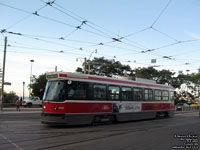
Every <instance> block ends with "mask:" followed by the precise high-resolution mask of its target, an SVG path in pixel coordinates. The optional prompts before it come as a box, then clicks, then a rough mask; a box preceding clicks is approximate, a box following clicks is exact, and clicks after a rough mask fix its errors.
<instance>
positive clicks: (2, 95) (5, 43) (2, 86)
mask: <svg viewBox="0 0 200 150" xmlns="http://www.w3.org/2000/svg"><path fill="white" fill-rule="evenodd" d="M6 47H7V37H5V42H4V55H3V70H2V71H3V72H2V83H1V84H2V85H1V101H0V105H1V111H3V101H4V77H5V65H6Z"/></svg>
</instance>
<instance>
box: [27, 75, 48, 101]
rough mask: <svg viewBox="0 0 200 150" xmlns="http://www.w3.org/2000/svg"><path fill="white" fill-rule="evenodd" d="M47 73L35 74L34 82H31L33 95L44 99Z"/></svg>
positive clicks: (30, 86)
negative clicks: (36, 75)
mask: <svg viewBox="0 0 200 150" xmlns="http://www.w3.org/2000/svg"><path fill="white" fill-rule="evenodd" d="M46 83H47V80H46V74H42V75H39V76H38V77H35V76H33V80H32V84H29V88H30V89H31V94H30V95H31V96H39V97H40V99H42V97H43V94H44V90H45V86H46Z"/></svg>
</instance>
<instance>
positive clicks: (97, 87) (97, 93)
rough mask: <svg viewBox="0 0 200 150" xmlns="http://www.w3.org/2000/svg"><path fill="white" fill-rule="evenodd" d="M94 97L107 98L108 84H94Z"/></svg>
mask: <svg viewBox="0 0 200 150" xmlns="http://www.w3.org/2000/svg"><path fill="white" fill-rule="evenodd" d="M93 92H94V99H98V100H106V85H101V84H94V86H93Z"/></svg>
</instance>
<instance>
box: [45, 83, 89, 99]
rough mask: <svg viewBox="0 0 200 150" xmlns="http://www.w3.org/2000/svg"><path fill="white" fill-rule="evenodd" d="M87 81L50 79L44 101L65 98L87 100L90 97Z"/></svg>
mask: <svg viewBox="0 0 200 150" xmlns="http://www.w3.org/2000/svg"><path fill="white" fill-rule="evenodd" d="M88 93H89V84H88V83H87V82H79V81H70V80H56V81H55V80H54V81H48V82H47V84H46V88H45V92H44V97H43V100H44V101H56V102H62V101H65V100H85V99H87V98H88Z"/></svg>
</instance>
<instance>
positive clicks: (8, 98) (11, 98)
mask: <svg viewBox="0 0 200 150" xmlns="http://www.w3.org/2000/svg"><path fill="white" fill-rule="evenodd" d="M16 99H18V96H17V95H16V93H15V92H13V91H10V92H9V93H6V92H4V102H3V103H10V104H11V103H12V104H13V103H14V104H15V101H16Z"/></svg>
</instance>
